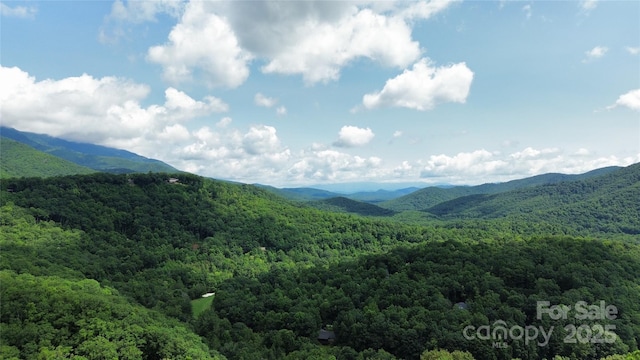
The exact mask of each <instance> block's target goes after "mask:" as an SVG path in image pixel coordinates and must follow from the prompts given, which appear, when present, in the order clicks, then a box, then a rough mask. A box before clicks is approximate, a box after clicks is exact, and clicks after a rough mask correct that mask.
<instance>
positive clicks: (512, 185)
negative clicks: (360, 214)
mask: <svg viewBox="0 0 640 360" xmlns="http://www.w3.org/2000/svg"><path fill="white" fill-rule="evenodd" d="M618 169H619V167H617V166H610V167H605V168H600V169H596V170H592V171H589V172H586V173H584V174H578V175H567V174H555V173H550V174H542V175H536V176H532V177H528V178H524V179H517V180H512V181H507V182H504V183H495V184H482V185H477V186H454V187H446V188H445V187H435V186H431V187H427V188H424V189H421V190H418V191H415V192H413V193H411V194H408V195H405V196H402V197H399V198H397V199H393V200H389V201H385V202H383V203H381V204H380V206H382V207H384V208H387V209H391V210H395V211H406V210H424V209H427V208H430V207H432V206H435V205H437V204H439V203H442V202H445V201H449V200H453V199H455V198H459V197H462V196H468V195H478V194H498V193H502V192H507V191H512V190H517V189H525V188H531V187H534V186H540V185H549V184H557V183H560V182H567V181H578V180H586V179H589V178H592V177H597V176H600V175H605V174H608V173H610V172H613V171H616V170H618Z"/></svg>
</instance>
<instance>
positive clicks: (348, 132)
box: [333, 126, 375, 147]
mask: <svg viewBox="0 0 640 360" xmlns="http://www.w3.org/2000/svg"><path fill="white" fill-rule="evenodd" d="M374 136H375V134H374V133H373V131H371V129H370V128H359V127H357V126H343V127H342V128H341V129H340V132H339V133H338V140H337V141H335V142H334V143H333V145H334V146H338V147H355V146H362V145H365V144H367V143H368V142H369V141H371V140H372V139H373V137H374Z"/></svg>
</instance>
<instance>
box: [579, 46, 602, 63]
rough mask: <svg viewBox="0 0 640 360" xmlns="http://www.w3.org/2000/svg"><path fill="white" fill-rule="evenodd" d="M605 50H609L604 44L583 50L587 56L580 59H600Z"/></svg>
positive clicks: (585, 60) (586, 60)
mask: <svg viewBox="0 0 640 360" xmlns="http://www.w3.org/2000/svg"><path fill="white" fill-rule="evenodd" d="M607 51H609V48H607V47H606V46H596V47H594V48H593V49H591V50H589V51H585V55H586V56H587V57H586V59H584V60H582V62H589V61H593V60H597V59H600V58H601V57H603V56H604V55H605V54H606V53H607Z"/></svg>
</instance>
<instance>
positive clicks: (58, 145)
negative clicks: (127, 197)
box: [0, 126, 179, 175]
mask: <svg viewBox="0 0 640 360" xmlns="http://www.w3.org/2000/svg"><path fill="white" fill-rule="evenodd" d="M0 135H2V137H4V138H8V139H11V140H14V141H17V142H20V143H22V144H25V145H28V146H30V147H31V148H33V149H35V150H38V151H41V152H43V153H46V154H49V155H52V156H56V157H58V158H61V159H64V160H67V161H70V162H72V163H75V164H77V165H80V166H82V167H86V168H89V169H93V170H95V171H103V172H112V173H132V172H149V171H151V172H177V171H179V170H177V169H176V168H174V167H172V166H170V165H168V164H166V163H164V162H162V161H160V160H155V159H149V158H146V157H144V156H140V155H137V154H134V153H132V152H130V151H126V150H120V149H115V148H110V147H106V146H101V145H94V144H89V143H80V142H74V141H68V140H63V139H60V138H56V137H53V136H49V135H44V134H36V133H30V132H24V131H19V130H16V129H13V128H9V127H5V126H2V127H0ZM62 175H64V174H62Z"/></svg>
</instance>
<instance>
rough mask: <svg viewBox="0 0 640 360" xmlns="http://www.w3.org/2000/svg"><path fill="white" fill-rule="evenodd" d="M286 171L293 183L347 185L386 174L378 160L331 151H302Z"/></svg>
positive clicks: (373, 157)
mask: <svg viewBox="0 0 640 360" xmlns="http://www.w3.org/2000/svg"><path fill="white" fill-rule="evenodd" d="M297 157H298V159H297V160H296V161H295V162H294V163H293V165H292V166H291V167H290V168H289V169H288V170H287V179H288V182H290V183H309V182H310V181H314V182H317V181H321V182H326V181H330V182H347V181H361V180H362V179H373V178H379V177H380V175H383V174H384V173H385V170H384V169H381V164H382V160H381V159H380V158H378V157H375V156H371V157H361V156H353V155H349V154H346V153H343V152H339V151H336V150H329V149H315V150H311V151H302V152H301V153H300V154H298V156H297Z"/></svg>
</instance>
